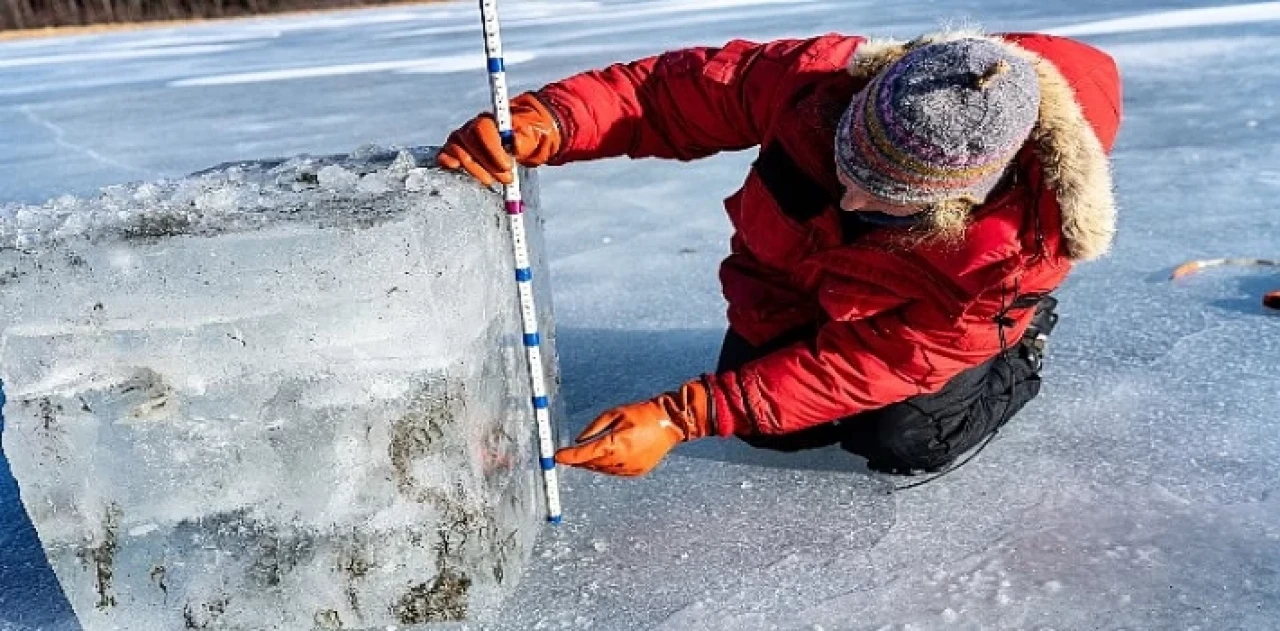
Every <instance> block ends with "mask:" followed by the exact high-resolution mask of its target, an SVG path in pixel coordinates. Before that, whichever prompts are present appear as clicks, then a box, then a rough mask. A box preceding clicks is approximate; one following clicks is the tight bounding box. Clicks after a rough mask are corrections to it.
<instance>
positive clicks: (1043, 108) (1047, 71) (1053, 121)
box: [848, 31, 1116, 260]
mask: <svg viewBox="0 0 1280 631" xmlns="http://www.w3.org/2000/svg"><path fill="white" fill-rule="evenodd" d="M974 37H979V38H982V39H986V40H989V41H992V42H995V43H997V44H999V45H1001V46H1004V47H1006V48H1007V49H1009V50H1010V51H1011V52H1012V53H1013V54H1016V55H1018V56H1020V57H1023V58H1024V59H1027V60H1028V61H1030V62H1031V63H1032V65H1033V66H1034V67H1035V68H1036V72H1037V74H1038V76H1039V79H1040V95H1041V98H1040V116H1039V120H1038V121H1037V122H1036V125H1035V128H1034V129H1033V130H1032V132H1031V142H1033V143H1034V147H1035V151H1036V155H1037V156H1038V157H1039V159H1040V164H1041V166H1042V168H1043V170H1044V177H1045V181H1046V183H1047V184H1048V185H1049V186H1050V188H1052V190H1053V191H1054V193H1055V194H1056V196H1057V199H1058V206H1059V207H1060V208H1061V213H1062V236H1063V238H1064V240H1065V243H1066V245H1067V250H1068V255H1069V256H1070V257H1071V259H1073V260H1092V259H1096V258H1098V257H1100V256H1102V255H1104V254H1106V253H1107V251H1109V250H1110V248H1111V242H1112V240H1113V238H1114V236H1115V231H1116V205H1115V197H1114V193H1113V189H1112V180H1111V169H1110V161H1109V159H1108V157H1107V153H1106V151H1105V150H1104V149H1103V146H1102V143H1101V142H1100V141H1099V140H1098V137H1097V136H1096V135H1095V134H1094V133H1093V131H1092V128H1091V127H1090V125H1089V122H1088V121H1087V120H1086V119H1085V116H1084V112H1083V111H1082V109H1081V107H1080V105H1079V104H1078V103H1077V102H1076V100H1075V97H1074V94H1073V91H1072V89H1071V85H1070V84H1069V83H1068V81H1067V79H1066V78H1065V77H1064V76H1063V75H1062V73H1061V72H1059V70H1058V69H1057V68H1056V67H1055V66H1054V65H1053V64H1052V63H1050V62H1049V61H1047V60H1045V59H1044V58H1043V57H1041V56H1039V55H1037V54H1036V53H1034V52H1032V51H1029V50H1026V49H1024V48H1021V47H1019V46H1017V45H1016V44H1013V43H1011V42H1008V41H1005V40H1003V39H1000V38H998V37H992V36H987V35H982V34H980V33H975V32H965V31H956V32H947V33H939V34H934V35H927V36H923V37H919V38H916V39H914V40H911V41H909V42H904V41H899V40H868V41H866V42H863V43H862V44H860V45H859V46H858V48H857V49H856V51H855V52H854V55H853V58H852V59H851V60H850V62H849V66H848V71H849V74H851V75H853V76H854V77H856V78H859V79H862V80H870V79H871V77H873V76H874V75H876V74H878V73H879V72H880V71H882V70H884V69H885V68H886V67H888V66H889V65H890V64H892V63H893V62H894V61H897V60H898V59H900V58H901V57H902V56H903V55H905V54H906V53H907V52H908V51H910V50H911V49H912V48H915V47H918V46H921V45H924V44H929V43H933V42H940V41H948V40H954V39H961V38H974Z"/></svg>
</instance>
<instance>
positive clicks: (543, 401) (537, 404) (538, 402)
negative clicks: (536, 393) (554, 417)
mask: <svg viewBox="0 0 1280 631" xmlns="http://www.w3.org/2000/svg"><path fill="white" fill-rule="evenodd" d="M549 407H551V402H550V401H547V398H546V397H534V398H533V408H534V409H535V410H545V409H547V408H549Z"/></svg>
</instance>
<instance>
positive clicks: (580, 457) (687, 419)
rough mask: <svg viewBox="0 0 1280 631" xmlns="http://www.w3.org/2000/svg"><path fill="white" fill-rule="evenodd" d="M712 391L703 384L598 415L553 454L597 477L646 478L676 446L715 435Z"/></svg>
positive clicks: (699, 382)
mask: <svg viewBox="0 0 1280 631" xmlns="http://www.w3.org/2000/svg"><path fill="white" fill-rule="evenodd" d="M713 409H714V407H713V403H712V401H711V393H710V390H709V389H708V387H707V385H706V384H705V383H704V382H703V381H702V380H694V381H690V382H689V383H686V384H684V385H683V386H681V387H680V389H679V390H677V391H675V392H667V393H665V394H661V395H658V396H656V397H654V398H652V399H648V400H646V401H640V402H638V403H631V404H628V405H623V406H620V407H616V408H613V409H611V410H609V411H607V412H605V413H604V414H601V415H600V416H599V417H597V418H596V420H594V421H592V422H591V424H590V425H588V426H587V428H586V429H584V430H582V433H581V434H579V435H578V440H577V445H575V446H573V447H566V448H564V449H561V450H560V451H558V452H556V462H559V463H560V464H564V465H571V466H575V467H582V468H584V469H589V470H591V471H596V472H598V473H609V474H612V475H622V476H639V475H644V474H646V473H648V472H650V471H652V470H653V468H654V467H656V466H658V463H660V462H662V459H663V458H665V457H666V455H667V452H669V451H671V449H672V448H674V447H675V446H676V445H677V444H679V443H681V442H684V441H689V440H694V439H696V438H702V437H704V436H709V435H711V434H713V433H714V432H713V429H712V428H713V422H712V419H711V415H712V410H713Z"/></svg>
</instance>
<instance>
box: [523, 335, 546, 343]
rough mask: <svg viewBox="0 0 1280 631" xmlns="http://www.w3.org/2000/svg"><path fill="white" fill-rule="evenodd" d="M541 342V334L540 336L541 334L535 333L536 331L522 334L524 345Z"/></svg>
mask: <svg viewBox="0 0 1280 631" xmlns="http://www.w3.org/2000/svg"><path fill="white" fill-rule="evenodd" d="M541 343H542V336H541V335H539V334H537V333H525V334H524V345H525V346H537V345H539V344H541Z"/></svg>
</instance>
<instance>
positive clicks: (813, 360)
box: [711, 303, 1029, 436]
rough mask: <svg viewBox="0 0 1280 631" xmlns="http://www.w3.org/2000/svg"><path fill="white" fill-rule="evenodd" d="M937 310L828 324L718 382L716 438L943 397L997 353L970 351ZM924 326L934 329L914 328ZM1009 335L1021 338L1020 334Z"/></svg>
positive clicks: (907, 308)
mask: <svg viewBox="0 0 1280 631" xmlns="http://www.w3.org/2000/svg"><path fill="white" fill-rule="evenodd" d="M926 311H927V312H928V313H926ZM931 311H932V309H931V308H930V307H928V306H927V305H925V304H920V303H912V304H909V305H904V306H903V307H900V308H897V309H893V310H889V311H885V312H882V313H880V314H877V315H875V316H873V317H870V318H866V319H861V320H855V321H842V320H838V321H832V322H828V323H826V324H825V325H823V326H822V327H821V328H820V329H819V332H818V335H817V336H816V338H815V339H813V340H808V341H805V342H800V343H797V344H794V345H792V346H789V347H786V348H784V349H781V350H779V351H777V352H774V353H772V354H770V355H766V356H765V357H762V358H760V359H758V360H756V361H754V362H750V363H748V364H746V365H744V366H743V367H742V368H740V369H738V370H736V371H729V372H722V373H719V374H717V375H714V376H712V377H711V381H712V383H713V384H714V388H713V396H714V397H715V399H716V401H715V403H716V407H715V410H716V425H717V433H719V434H720V435H722V436H729V435H734V434H737V435H751V434H787V433H791V432H796V431H799V430H802V429H805V428H808V427H812V426H815V425H820V424H823V423H828V422H831V421H834V420H837V419H840V418H844V417H847V416H850V415H853V414H857V413H859V412H865V411H867V410H871V409H875V408H880V407H884V406H886V405H890V404H892V403H897V402H900V401H903V400H905V399H907V398H910V397H912V396H915V395H919V394H925V393H929V392H934V391H937V390H938V389H940V388H941V387H942V386H943V385H944V384H945V383H946V382H947V381H949V380H950V379H951V378H952V377H954V376H955V375H957V374H959V373H960V372H961V371H963V370H965V369H966V368H968V367H970V366H975V365H977V364H980V363H981V362H983V361H985V360H986V359H988V358H989V357H991V356H992V355H994V354H995V351H996V350H998V349H977V348H970V347H967V346H966V345H965V344H964V343H962V342H961V336H962V335H963V334H962V333H961V331H960V329H959V328H958V326H957V325H954V324H950V323H947V322H946V321H945V319H942V318H939V317H937V315H936V314H933V313H931ZM1027 319H1029V318H1027ZM921 321H933V322H934V324H931V325H920V324H911V323H912V322H921ZM968 326H969V327H973V326H991V327H994V326H996V325H995V324H994V323H989V324H988V323H981V324H979V323H975V322H971V323H969V324H968ZM1024 327H1025V322H1024V323H1019V325H1017V326H1015V327H1014V329H1020V328H1024ZM1006 334H1007V335H1008V336H1009V337H1008V339H1011V340H1016V339H1018V338H1017V335H1018V334H1017V333H1016V332H1015V331H1014V330H1007V331H1006ZM984 337H987V336H984ZM989 337H990V338H991V339H994V338H995V337H996V336H995V335H994V334H992V335H990V336H989Z"/></svg>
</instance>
